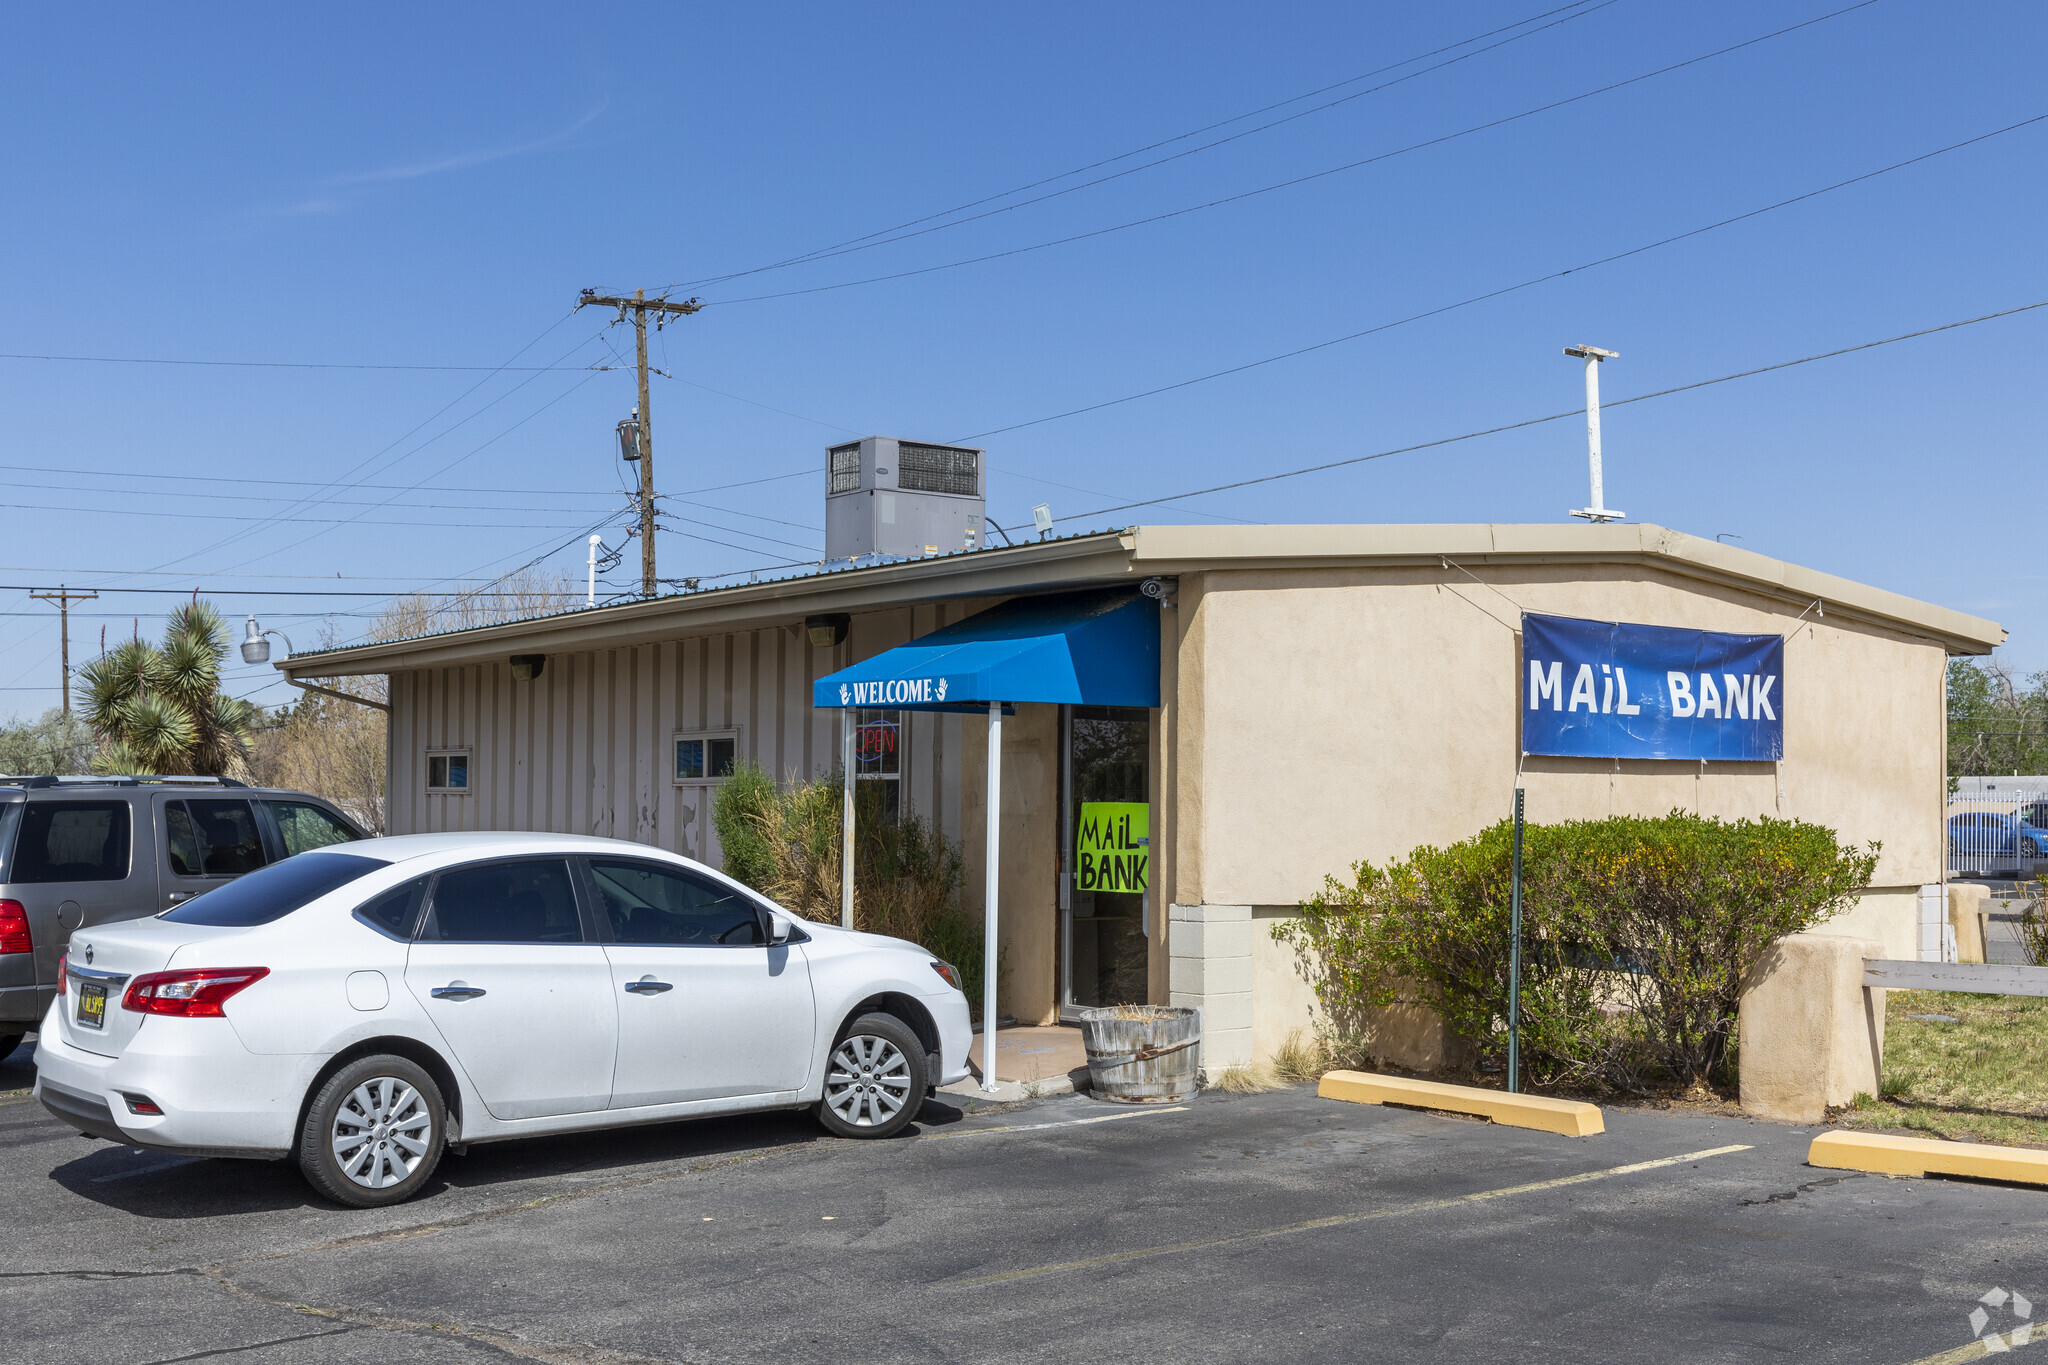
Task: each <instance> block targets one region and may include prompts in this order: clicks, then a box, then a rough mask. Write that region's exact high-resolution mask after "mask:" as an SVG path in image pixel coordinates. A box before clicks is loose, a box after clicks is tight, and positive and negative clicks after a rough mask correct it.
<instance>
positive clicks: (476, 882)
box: [420, 858, 583, 943]
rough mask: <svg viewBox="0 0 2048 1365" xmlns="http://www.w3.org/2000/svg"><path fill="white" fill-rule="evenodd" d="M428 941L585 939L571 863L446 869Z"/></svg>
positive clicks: (423, 933)
mask: <svg viewBox="0 0 2048 1365" xmlns="http://www.w3.org/2000/svg"><path fill="white" fill-rule="evenodd" d="M420 939H421V941H422V942H438V943H581V942H583V921H582V920H581V919H580V918H579V917H578V916H577V914H576V893H575V891H574V890H572V889H571V886H570V882H569V864H568V863H566V862H563V861H562V860H560V859H558V858H546V859H534V860H532V861H530V862H527V861H521V862H509V863H482V864H479V865H476V866H472V867H458V868H453V869H451V870H449V871H447V872H443V873H442V874H441V875H440V877H439V879H438V880H436V881H435V883H434V895H433V904H432V906H431V908H430V909H429V910H428V911H427V922H426V925H425V927H424V928H422V929H421V930H420Z"/></svg>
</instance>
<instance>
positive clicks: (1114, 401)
mask: <svg viewBox="0 0 2048 1365" xmlns="http://www.w3.org/2000/svg"><path fill="white" fill-rule="evenodd" d="M2044 119H2048V114H2037V115H2035V116H2034V117H2033V118H2029V119H2022V120H2021V121H2020V122H2018V123H2013V124H2008V125H2007V126H2005V127H2003V128H1997V129H1994V130H1992V131H1991V132H1988V133H1980V134H1978V135H1977V136H1976V137H1972V138H1966V139H1964V140H1963V141H1961V142H1956V143H1951V144H1950V145H1949V146H1946V147H1941V148H1937V149H1936V150H1934V151H1931V152H1923V153H1921V154H1920V155H1919V156H1914V157H1908V158H1907V159H1906V160H1904V161H1898V162H1894V163H1892V164H1891V165H1889V166H1884V167H1880V168H1879V169H1877V170H1874V171H1866V172H1864V173H1863V174H1862V175H1857V176H1851V177H1850V178H1849V179H1847V180H1838V181H1836V182H1835V183H1834V184H1832V185H1823V186H1822V187H1821V188H1819V189H1817V190H1808V191H1807V192H1806V193H1804V194H1797V195H1794V196H1793V197H1792V198H1790V199H1781V200H1779V201H1778V202H1777V203H1775V204H1766V205H1764V206H1763V207H1762V208H1758V209H1750V210H1749V211H1748V212H1746V213H1738V214H1736V215H1735V216H1734V217H1732V218H1723V219H1721V220H1719V221H1718V222H1713V223H1708V224H1706V225H1705V226H1704V227H1696V228H1692V229H1689V230H1688V231H1685V232H1680V233H1676V234H1674V235H1672V236H1670V237H1664V238H1660V239H1659V240H1657V241H1654V242H1649V243H1646V244H1645V245H1643V246H1638V247H1631V248H1630V249H1629V250H1627V251H1617V252H1615V253H1614V254H1613V255H1611V256H1602V257H1601V258H1599V259H1598V260H1594V261H1587V262H1585V263H1584V264H1582V265H1574V266H1567V267H1566V268H1565V269H1563V270H1553V271H1551V272H1550V273H1548V274H1545V275H1538V276H1536V277H1534V278H1533V279H1527V280H1523V281H1522V282H1521V283H1520V284H1511V285H1506V286H1504V287H1502V288H1500V289H1489V290H1488V291H1486V292H1485V293H1483V294H1474V295H1473V296H1472V297H1470V298H1467V299H1460V300H1458V301H1457V302H1456V303H1447V304H1444V305H1442V306H1441V307H1438V308H1430V309H1425V310H1424V311H1422V312H1420V313H1411V314H1409V315H1408V316H1407V317H1404V318H1396V319H1395V320H1393V321H1392V322H1383V323H1380V324H1378V325H1377V326H1373V327H1367V328H1365V329H1364V330H1363V331H1357V332H1350V333H1347V334H1345V335H1344V336H1340V337H1332V338H1330V339H1329V340H1328V341H1318V342H1315V343H1313V344H1311V345H1308V346H1298V347H1296V348H1295V349H1293V350H1291V351H1282V352H1281V353H1280V354H1278V355H1269V356H1266V357H1264V358H1262V359H1259V360H1248V361H1246V362H1245V363H1244V364H1242V365H1232V366H1229V367H1228V368H1226V369H1221V370H1212V371H1210V372H1209V373H1208V374H1202V375H1196V376H1195V377H1194V378H1193V379H1183V380H1179V381H1177V382H1175V383H1172V384H1161V385H1159V386H1158V387H1156V388H1150V389H1145V390H1142V391H1141V392H1138V393H1132V394H1126V395H1124V396H1123V397H1121V398H1109V399H1105V400H1103V401H1102V402H1100V403H1089V404H1087V405H1085V406H1083V407H1078V408H1069V409H1067V410H1066V411H1065V412H1056V413H1053V414H1052V415H1051V416H1049V417H1034V418H1032V419H1031V420H1030V421H1028V422H1014V423H1012V424H1010V425H1009V426H1006V427H995V428H993V429H991V430H989V431H978V432H976V433H974V434H973V435H971V436H960V437H955V438H954V439H955V441H979V440H982V439H984V438H986V437H989V436H1001V435H1003V434H1004V433H1006V432H1012V431H1021V430H1023V429H1024V428H1025V427H1035V426H1042V425H1044V424H1045V423H1047V422H1057V421H1060V420H1062V419H1064V418H1068V417H1078V416H1080V415H1082V414H1083V413H1089V412H1099V411H1101V410H1102V409H1103V408H1113V407H1117V406H1119V405H1121V404H1124V403H1135V402H1137V401H1138V400H1139V399H1141V398H1152V397H1155V396H1157V395H1159V394H1162V393H1172V392H1173V391H1174V390H1176V389H1185V388H1190V387H1192V386H1194V385H1196V384H1206V383H1207V382H1209V381H1210V380H1212V379H1222V378H1224V377H1226V376H1228V375H1233V374H1242V373H1244V372H1245V371H1246V370H1256V369H1259V368H1261V367H1262V366H1266V365H1274V364H1278V363H1279V362H1280V361H1283V360H1293V359H1294V358H1295V357H1297V356H1304V355H1308V354H1310V353H1312V352H1315V351H1322V350H1327V349H1329V348H1330V347H1332V346H1341V345H1343V344H1344V343H1345V342H1347V341H1357V340H1358V339H1360V338H1361V337H1369V336H1372V335H1374V334H1375V333H1378V332H1385V331H1390V330H1392V329H1393V328H1396V327H1405V326H1407V325H1408V324H1409V323H1411V322H1421V321H1423V320H1424V319H1427V318H1433V317H1438V316H1441V315H1442V314H1444V313H1450V312H1455V311H1457V310H1458V309H1460V308H1469V307H1471V306H1472V305H1473V304H1476V303H1484V302H1486V301H1487V300H1489V299H1497V298H1501V297H1503V296H1504V295H1507V294H1514V293H1519V292H1520V291H1522V290H1524V289H1533V288H1535V287H1536V286H1537V285H1539V284H1548V283H1549V282H1550V281H1552V280H1561V279H1563V278H1564V277H1565V276H1567V275H1574V274H1578V273H1580V272H1582V271H1587V270H1592V269H1595V268H1597V267H1599V266H1603V265H1612V264H1614V263H1615V262H1616V261H1624V260H1627V259H1628V258H1629V257H1631V256H1640V255H1642V254H1643V253H1644V252H1647V251H1655V250H1657V249H1658V248H1660V247H1666V246H1671V245H1672V244H1674V243H1676V242H1682V241H1685V240H1686V239H1687V238H1690V237H1698V236H1700V235H1701V234H1703V233H1708V232H1713V231H1715V230H1717V229H1719V228H1724V227H1729V226H1731V225H1733V224H1735V223H1740V222H1743V221H1745V220H1747V219H1750V218H1756V217H1759V216H1761V215H1763V214H1766V213H1773V212H1776V211H1777V210H1778V209H1782V208H1789V207H1791V206H1792V205H1794V204H1798V203H1803V202H1804V201H1806V200H1808V199H1815V198H1818V197H1819V196H1821V195H1823V194H1831V193H1833V192H1834V191H1836V190H1839V189H1846V188H1847V187H1849V186H1851V185H1856V184H1860V183H1862V182H1863V181H1865V180H1873V179H1875V178H1877V177H1878V176H1881V175H1889V174H1891V173H1892V172H1893V171H1898V170H1904V169H1905V168H1906V167H1908V166H1913V165H1917V164H1919V163H1920V162H1922V161H1928V160H1931V159H1933V158H1934V157H1937V156H1945V155H1947V154H1948V153H1950V152H1954V151H1960V150H1961V149H1962V148H1964V147H1969V146H1973V145H1974V144H1976V143H1979V142H1984V141H1986V140H1988V139H1990V138H1994V137H2000V136H2003V135H2004V134H2006V133H2010V132H2015V131H2017V130H2018V129H2021V128H2025V127H2028V126H2030V125H2032V124H2036V123H2040V122H2042V121H2043V120H2044Z"/></svg>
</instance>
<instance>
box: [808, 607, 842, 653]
mask: <svg viewBox="0 0 2048 1365" xmlns="http://www.w3.org/2000/svg"><path fill="white" fill-rule="evenodd" d="M852 624H853V618H852V617H851V616H848V615H847V614H846V613H844V612H834V613H832V614H831V615H829V616H806V617H805V618H804V630H805V631H806V632H808V633H809V634H810V637H811V643H812V644H813V645H815V646H817V647H818V648H819V649H831V648H832V647H833V646H834V645H840V644H844V643H845V642H846V631H847V627H849V626H851V625H852Z"/></svg>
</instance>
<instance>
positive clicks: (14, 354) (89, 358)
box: [0, 329, 587, 374]
mask: <svg viewBox="0 0 2048 1365" xmlns="http://www.w3.org/2000/svg"><path fill="white" fill-rule="evenodd" d="M551 330H552V329H551ZM0 360H52V361H68V362H74V363H79V364H90V365H198V366H204V367H206V368H209V369H215V368H218V369H238V370H242V369H246V370H427V371H453V372H465V371H466V372H469V373H475V372H478V371H482V372H484V373H487V374H506V373H513V374H524V373H526V372H528V371H533V372H537V373H545V372H547V371H550V370H581V369H585V368H587V367H585V366H582V365H379V364H353V363H344V362H339V361H320V360H180V359H177V358H175V357H171V356H145V355H30V354H26V353H24V352H19V351H4V352H0Z"/></svg>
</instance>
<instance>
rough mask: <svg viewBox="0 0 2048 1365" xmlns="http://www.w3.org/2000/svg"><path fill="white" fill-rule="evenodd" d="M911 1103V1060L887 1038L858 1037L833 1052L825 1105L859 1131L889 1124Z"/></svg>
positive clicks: (826, 1080)
mask: <svg viewBox="0 0 2048 1365" xmlns="http://www.w3.org/2000/svg"><path fill="white" fill-rule="evenodd" d="M909 1099H910V1060H909V1059H908V1058H907V1057H905V1056H904V1055H903V1053H902V1051H901V1049H899V1048H898V1047H897V1046H896V1045H895V1044H894V1043H892V1042H890V1041H889V1040H888V1039H887V1038H878V1037H876V1036H875V1035H874V1034H871V1033H857V1034H855V1035H853V1036H852V1037H851V1038H848V1039H847V1040H846V1041H845V1042H843V1043H841V1044H840V1045H839V1046H838V1047H836V1048H834V1049H833V1051H832V1065H831V1069H830V1070H829V1071H827V1072H826V1075H825V1103H826V1104H827V1105H828V1106H830V1107H831V1110H832V1112H833V1113H835V1114H837V1115H838V1116H839V1117H840V1118H841V1119H843V1120H845V1121H846V1122H847V1123H849V1124H851V1125H853V1126H854V1127H856V1128H873V1127H877V1126H879V1125H881V1124H884V1123H887V1122H888V1121H889V1120H890V1119H892V1118H894V1117H895V1116H896V1115H897V1113H898V1112H900V1111H901V1110H902V1108H903V1106H904V1104H905V1103H906V1102H908V1101H909Z"/></svg>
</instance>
